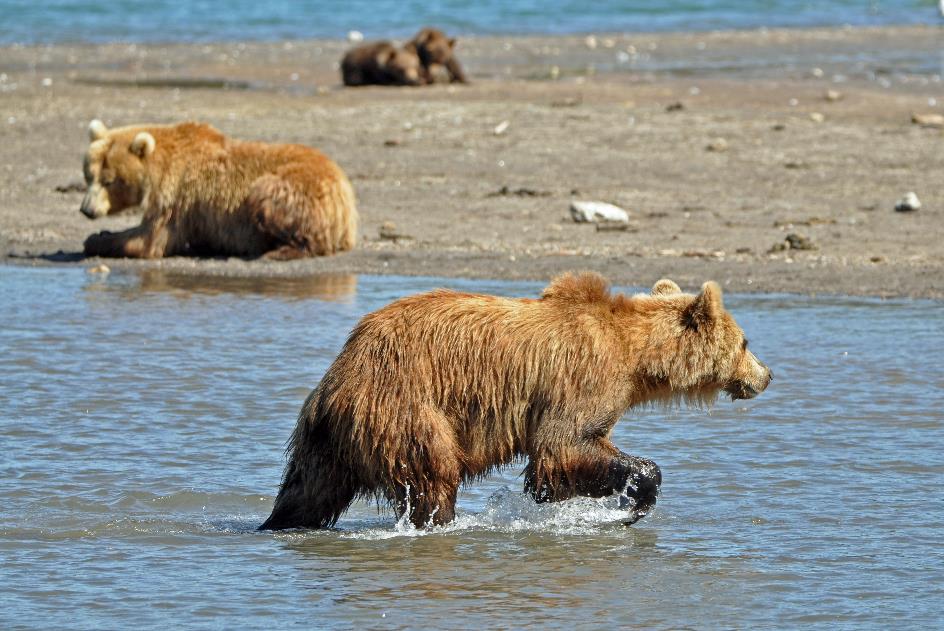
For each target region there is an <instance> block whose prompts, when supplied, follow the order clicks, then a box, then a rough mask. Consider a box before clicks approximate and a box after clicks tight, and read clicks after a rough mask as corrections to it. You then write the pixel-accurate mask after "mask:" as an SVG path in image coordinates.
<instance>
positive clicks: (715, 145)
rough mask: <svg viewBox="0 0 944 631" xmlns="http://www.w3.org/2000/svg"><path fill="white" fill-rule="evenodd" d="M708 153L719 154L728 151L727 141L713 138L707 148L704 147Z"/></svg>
mask: <svg viewBox="0 0 944 631" xmlns="http://www.w3.org/2000/svg"><path fill="white" fill-rule="evenodd" d="M705 149H707V150H708V151H714V152H716V153H721V152H722V151H727V150H728V141H727V140H725V139H724V138H715V139H714V140H712V141H711V142H709V143H708V146H707V147H705Z"/></svg>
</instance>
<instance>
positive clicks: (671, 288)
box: [652, 278, 682, 296]
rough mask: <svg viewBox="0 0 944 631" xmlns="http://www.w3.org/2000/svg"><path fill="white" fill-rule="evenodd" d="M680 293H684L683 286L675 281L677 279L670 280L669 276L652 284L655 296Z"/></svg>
mask: <svg viewBox="0 0 944 631" xmlns="http://www.w3.org/2000/svg"><path fill="white" fill-rule="evenodd" d="M680 293H682V290H681V288H680V287H679V286H678V285H677V284H676V283H675V281H672V280H669V279H668V278H663V279H662V280H660V281H658V282H656V284H655V285H653V286H652V295H653V296H671V295H673V294H680Z"/></svg>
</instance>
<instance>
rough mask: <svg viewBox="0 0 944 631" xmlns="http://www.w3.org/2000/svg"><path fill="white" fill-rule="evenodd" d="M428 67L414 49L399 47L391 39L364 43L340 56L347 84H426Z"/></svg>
mask: <svg viewBox="0 0 944 631" xmlns="http://www.w3.org/2000/svg"><path fill="white" fill-rule="evenodd" d="M424 77H425V71H424V70H423V67H422V64H421V63H420V58H419V55H418V54H417V53H416V51H415V50H412V49H404V48H396V47H395V46H394V45H393V44H391V43H390V42H375V43H373V44H364V45H363V46H358V47H357V48H354V49H352V50H349V51H348V52H347V54H345V55H344V58H343V59H342V60H341V79H342V80H343V81H344V85H348V86H362V85H413V86H415V85H423V84H424V83H426V80H425V78H424Z"/></svg>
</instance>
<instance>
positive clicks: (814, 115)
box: [810, 112, 826, 123]
mask: <svg viewBox="0 0 944 631" xmlns="http://www.w3.org/2000/svg"><path fill="white" fill-rule="evenodd" d="M810 120H811V121H813V122H814V123H822V122H823V121H824V120H826V117H825V116H823V115H822V114H820V113H819V112H810Z"/></svg>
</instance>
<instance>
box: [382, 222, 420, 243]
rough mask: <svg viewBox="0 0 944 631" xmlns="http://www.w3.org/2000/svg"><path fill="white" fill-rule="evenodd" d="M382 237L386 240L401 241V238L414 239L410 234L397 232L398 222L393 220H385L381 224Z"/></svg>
mask: <svg viewBox="0 0 944 631" xmlns="http://www.w3.org/2000/svg"><path fill="white" fill-rule="evenodd" d="M378 232H379V234H380V238H381V239H383V240H385V241H393V242H396V241H399V240H400V239H412V238H413V237H411V236H410V235H408V234H401V233H399V232H397V224H395V223H393V222H392V221H385V222H383V224H381V226H380V229H379V230H378Z"/></svg>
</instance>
